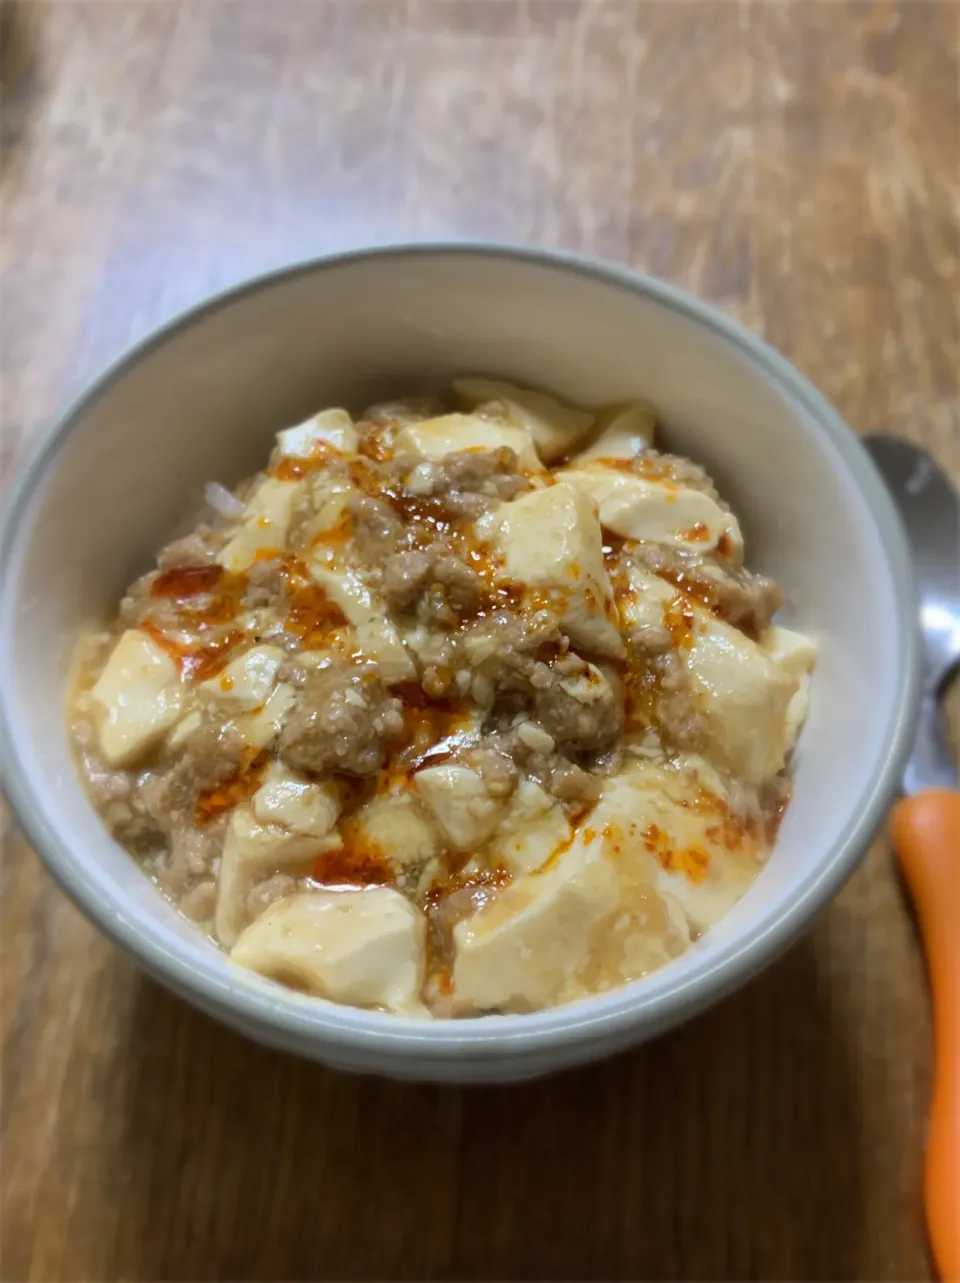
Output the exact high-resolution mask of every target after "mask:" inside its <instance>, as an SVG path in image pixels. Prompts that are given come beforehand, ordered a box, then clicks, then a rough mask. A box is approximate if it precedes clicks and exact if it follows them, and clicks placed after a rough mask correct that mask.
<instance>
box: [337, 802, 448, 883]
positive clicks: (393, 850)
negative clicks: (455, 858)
mask: <svg viewBox="0 0 960 1283" xmlns="http://www.w3.org/2000/svg"><path fill="white" fill-rule="evenodd" d="M356 824H357V827H358V829H359V830H360V832H361V834H362V835H363V837H364V838H365V839H366V840H367V841H368V842H369V843H370V845H371V846H372V847H373V848H374V849H375V850H376V851H379V852H380V853H382V855H383V856H384V857H385V859H387V860H389V861H390V862H391V863H393V864H399V865H403V866H416V865H424V864H427V863H428V862H429V861H430V860H432V859H433V858H434V856H436V855H437V854H438V853H439V851H440V845H441V843H440V834H439V832H438V831H437V827H436V825H435V824H433V823H431V821H430V819H429V818H428V817H427V815H426V814H425V811H424V808H423V806H422V805H421V804H420V803H419V802H418V801H417V799H416V798H415V797H413V796H412V795H411V794H409V793H393V794H387V795H385V796H383V797H376V798H373V800H372V801H370V802H367V803H366V804H365V805H364V806H362V807H361V808H360V810H359V811H358V812H357V814H356Z"/></svg>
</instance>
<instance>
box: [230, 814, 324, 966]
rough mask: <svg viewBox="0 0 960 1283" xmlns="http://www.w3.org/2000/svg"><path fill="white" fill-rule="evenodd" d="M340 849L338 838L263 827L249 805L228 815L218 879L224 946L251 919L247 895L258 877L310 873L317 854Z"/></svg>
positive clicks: (268, 825)
mask: <svg viewBox="0 0 960 1283" xmlns="http://www.w3.org/2000/svg"><path fill="white" fill-rule="evenodd" d="M339 845H340V839H339V837H338V836H335V835H328V836H326V837H321V838H318V837H312V836H306V835H303V834H298V833H291V832H290V831H289V830H287V829H285V828H281V827H280V826H279V825H276V824H261V823H260V821H259V820H258V819H257V817H256V816H255V814H254V812H253V810H252V808H251V807H248V806H246V805H244V806H239V807H237V809H236V810H235V811H234V812H233V814H232V815H231V817H230V823H229V825H228V827H227V835H226V838H225V839H224V843H223V851H222V852H221V855H220V871H219V873H218V875H217V907H216V912H215V914H214V930H215V931H216V934H217V938H218V939H219V941H220V943H221V944H222V945H224V947H226V948H229V947H230V946H231V945H232V944H233V942H234V941H235V940H236V938H237V936H238V935H239V933H240V931H241V930H242V929H243V927H244V925H245V924H246V920H247V895H248V893H249V891H250V890H251V888H252V886H253V884H254V883H255V882H257V881H259V879H260V878H263V877H267V876H268V875H269V874H271V873H276V872H280V871H295V872H302V873H308V872H309V870H310V865H311V863H312V861H313V860H315V859H316V857H317V856H318V855H322V854H323V853H324V852H325V851H330V850H332V849H334V848H335V847H337V846H339Z"/></svg>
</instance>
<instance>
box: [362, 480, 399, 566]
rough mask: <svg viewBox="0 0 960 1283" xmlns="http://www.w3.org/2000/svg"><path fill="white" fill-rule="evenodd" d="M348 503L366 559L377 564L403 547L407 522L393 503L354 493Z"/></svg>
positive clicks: (372, 563) (363, 555)
mask: <svg viewBox="0 0 960 1283" xmlns="http://www.w3.org/2000/svg"><path fill="white" fill-rule="evenodd" d="M348 506H349V511H350V515H351V517H352V518H353V525H354V531H355V533H356V538H357V548H358V550H359V552H360V555H361V556H362V557H363V559H364V561H366V562H369V563H370V564H371V565H377V564H379V563H380V562H381V561H382V560H383V558H384V557H389V556H390V555H391V554H392V553H394V552H395V551H396V549H397V548H399V547H400V546H401V544H402V543H403V539H404V529H403V523H402V522H401V520H400V518H399V517H398V516H397V514H396V513H395V512H394V511H393V509H392V508H391V507H390V505H389V504H387V503H385V502H384V501H383V500H382V499H373V498H371V497H370V496H369V495H354V496H353V497H352V498H351V499H350V502H349V505H348Z"/></svg>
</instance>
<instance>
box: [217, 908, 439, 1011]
mask: <svg viewBox="0 0 960 1283" xmlns="http://www.w3.org/2000/svg"><path fill="white" fill-rule="evenodd" d="M424 935H425V927H424V919H423V915H422V914H421V913H419V912H418V911H417V910H416V909H415V908H414V907H413V905H411V904H410V903H409V901H407V900H406V899H404V897H403V896H402V895H401V894H400V893H399V892H398V891H394V890H393V889H392V888H389V887H378V888H376V889H371V890H367V891H302V892H299V893H297V894H295V895H291V896H287V897H286V898H284V899H283V900H279V901H278V902H277V903H276V904H274V905H272V906H271V907H270V908H269V909H267V911H266V913H264V914H263V916H262V917H260V918H258V919H257V920H256V922H254V923H252V924H251V925H250V926H249V927H247V929H246V930H245V931H244V932H243V934H242V935H241V936H240V938H239V939H238V940H237V943H236V944H235V945H234V947H233V949H232V951H231V954H230V957H231V959H232V960H233V961H234V962H236V963H239V965H240V966H242V967H247V968H249V969H250V970H251V971H256V972H259V973H260V974H261V975H264V976H268V977H270V978H272V979H276V980H280V981H290V980H294V981H295V982H296V983H297V984H298V985H300V986H302V987H303V988H305V989H306V990H308V992H310V993H313V994H316V995H317V996H318V997H322V998H328V999H330V1001H332V1002H343V1003H348V1004H350V1005H351V1006H356V1007H380V1008H385V1009H386V1010H387V1011H393V1012H397V1013H399V1014H401V1015H416V1016H426V1015H427V1014H428V1013H427V1012H426V1010H425V1009H424V1008H423V1006H422V1005H421V1003H420V999H419V994H420V987H421V985H422V984H423V975H424Z"/></svg>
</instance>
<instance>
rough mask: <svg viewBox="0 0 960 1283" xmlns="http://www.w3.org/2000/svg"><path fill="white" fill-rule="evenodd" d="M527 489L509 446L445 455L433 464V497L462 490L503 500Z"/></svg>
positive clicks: (514, 455) (514, 454)
mask: <svg viewBox="0 0 960 1283" xmlns="http://www.w3.org/2000/svg"><path fill="white" fill-rule="evenodd" d="M529 489H530V481H529V480H528V478H527V477H525V476H524V475H523V474H522V473H521V472H520V467H519V462H518V460H517V455H516V451H514V450H511V449H510V448H509V447H508V446H501V447H499V448H498V449H496V450H464V451H461V452H459V453H457V454H448V455H446V456H445V457H444V458H443V459H442V460H441V461H440V462H439V463H437V464H435V465H434V473H433V488H432V492H433V494H436V495H442V494H450V493H452V492H454V491H458V490H462V491H467V492H470V493H472V494H484V495H487V496H488V497H490V498H494V499H505V500H506V499H513V498H515V497H516V495H518V494H522V493H523V492H524V491H525V490H529Z"/></svg>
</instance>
